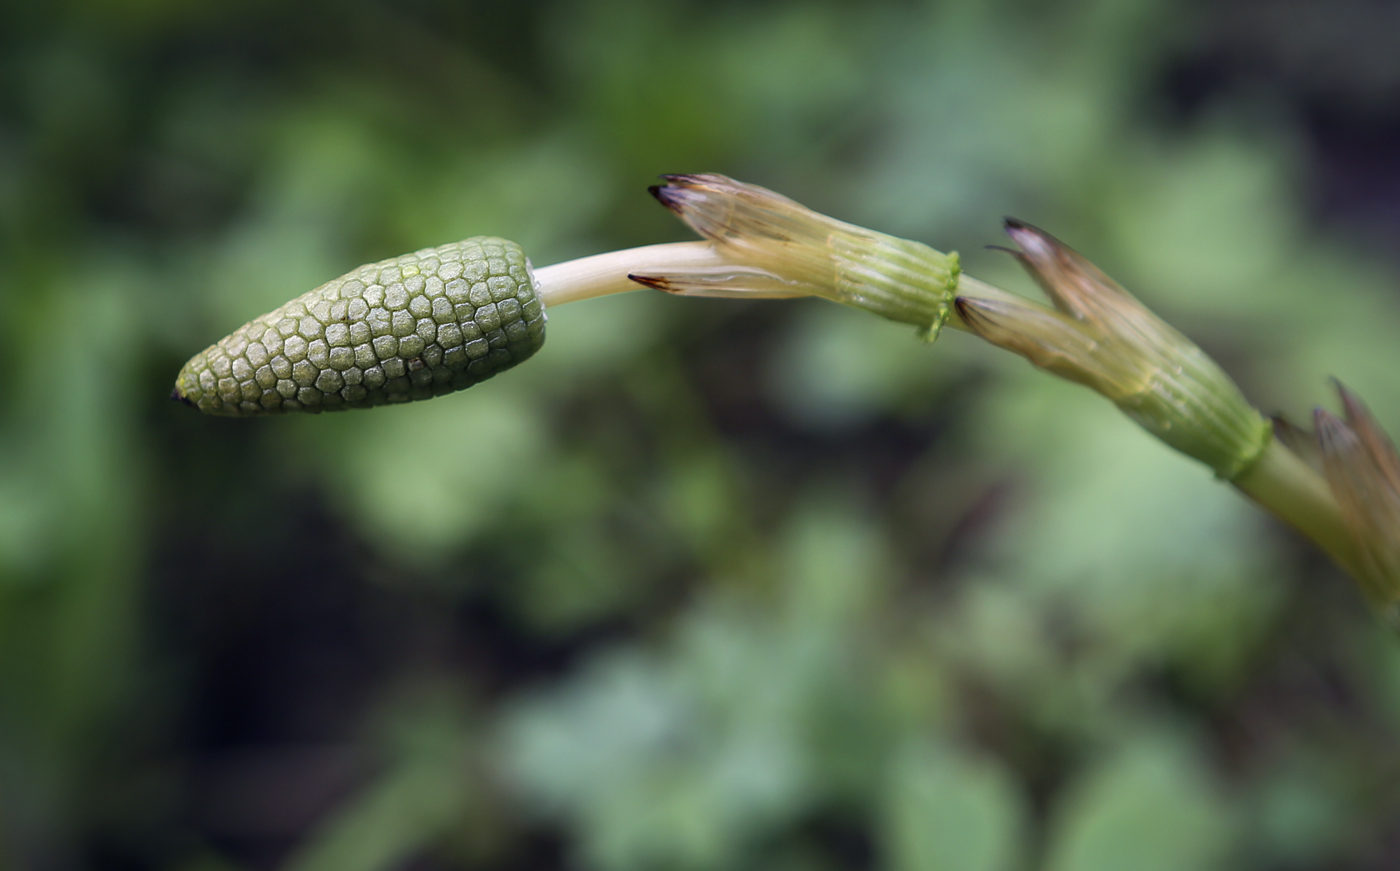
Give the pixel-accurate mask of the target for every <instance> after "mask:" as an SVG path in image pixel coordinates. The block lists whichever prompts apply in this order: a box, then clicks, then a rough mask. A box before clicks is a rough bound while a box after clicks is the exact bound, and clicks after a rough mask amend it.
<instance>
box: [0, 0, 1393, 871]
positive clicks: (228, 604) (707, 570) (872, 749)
mask: <svg viewBox="0 0 1400 871" xmlns="http://www.w3.org/2000/svg"><path fill="white" fill-rule="evenodd" d="M1396 9H1397V7H1395V6H1393V5H1390V4H1375V3H1371V2H1363V0H1341V2H1326V0H1290V2H1284V3H1279V2H1264V0H1254V2H1233V3H1226V4H1209V3H1204V2H1202V3H1199V4H1183V3H1169V2H1162V0H1073V2H1065V3H1057V4H1044V3H1034V2H1029V0H993V2H981V3H975V2H916V0H872V2H868V3H863V4H859V5H857V4H854V3H839V2H796V0H790V2H773V3H753V2H708V3H706V2H699V0H553V2H539V3H508V2H504V0H497V2H465V3H453V2H445V0H444V2H435V0H404V2H392V3H391V2H371V0H351V2H336V3H332V2H328V0H322V2H306V3H274V2H270V0H261V2H240V3H234V2H222V3H211V2H206V3H194V2H183V0H139V2H123V0H88V2H79V0H72V2H52V3H47V4H39V3H29V4H21V3H11V4H5V5H4V8H3V11H0V82H3V88H0V367H3V378H0V399H3V406H0V407H3V412H0V866H3V867H7V868H16V869H43V871H48V869H53V871H66V869H89V868H91V869H174V871H237V869H248V871H253V869H287V871H332V869H334V871H378V869H400V868H411V869H488V868H489V869H522V871H524V869H553V868H582V869H589V871H594V869H596V871H644V869H679V871H692V869H693V871H710V869H765V871H769V869H771V871H788V869H791V871H798V869H890V871H941V869H955V871H1019V869H1047V871H1118V869H1125V868H1131V869H1142V871H1177V869H1180V871H1198V869H1225V868H1230V869H1259V871H1265V869H1277V871H1293V869H1298V871H1302V869H1388V868H1394V867H1397V866H1400V742H1397V734H1400V649H1397V645H1396V643H1395V641H1394V640H1393V639H1392V638H1390V637H1388V636H1387V635H1386V634H1385V633H1384V632H1383V630H1381V629H1380V628H1379V627H1378V626H1377V624H1376V623H1375V622H1374V621H1373V620H1372V619H1371V618H1370V616H1369V615H1368V614H1367V612H1366V611H1365V608H1364V606H1363V604H1362V602H1361V600H1360V597H1359V595H1358V594H1357V593H1356V591H1355V590H1354V589H1353V588H1352V586H1351V585H1350V584H1349V582H1348V581H1347V580H1346V579H1345V578H1344V577H1342V575H1341V574H1340V573H1339V572H1338V571H1337V570H1335V569H1334V568H1332V567H1331V566H1330V565H1328V564H1327V563H1326V562H1325V561H1324V560H1323V559H1322V558H1321V557H1320V556H1319V555H1318V554H1317V553H1316V552H1314V551H1313V550H1312V549H1311V548H1310V547H1308V546H1306V545H1305V544H1304V543H1303V542H1301V541H1300V540H1299V539H1298V538H1296V537H1295V536H1293V535H1291V534H1289V533H1288V532H1287V531H1285V530H1283V529H1281V528H1279V527H1278V526H1276V525H1274V524H1273V523H1271V522H1270V521H1269V520H1267V519H1266V518H1264V517H1263V516H1262V515H1260V514H1259V513H1257V512H1255V511H1254V510H1252V509H1251V507H1250V506H1248V505H1247V504H1246V503H1245V502H1244V501H1243V500H1242V499H1241V498H1240V497H1238V496H1237V495H1236V494H1235V493H1233V492H1232V491H1230V490H1229V489H1228V488H1226V487H1223V486H1220V485H1218V484H1217V483H1215V482H1213V481H1212V480H1211V479H1210V476H1209V474H1208V473H1207V471H1206V470H1204V469H1203V468H1201V467H1199V466H1196V465H1194V464H1192V463H1191V462H1190V461H1188V460H1185V459H1183V458H1181V457H1179V456H1177V455H1174V454H1172V453H1170V452H1169V451H1168V450H1167V449H1166V448H1164V447H1162V446H1160V445H1159V444H1157V443H1154V442H1152V441H1151V440H1150V439H1149V438H1148V437H1147V436H1145V435H1143V434H1142V433H1140V432H1139V431H1137V430H1136V429H1135V428H1134V427H1133V426H1132V425H1130V424H1129V423H1127V422H1126V421H1125V420H1123V419H1121V418H1119V417H1118V416H1117V414H1116V412H1114V410H1113V409H1112V408H1111V407H1110V406H1109V405H1108V404H1107V403H1105V402H1103V401H1102V400H1100V399H1097V398H1096V397H1094V396H1092V395H1090V394H1089V393H1088V392H1087V391H1083V390H1080V389H1077V388H1074V387H1071V386H1069V385H1065V384H1062V383H1058V382H1056V381H1054V380H1053V379H1051V378H1049V377H1047V376H1044V375H1042V374H1040V373H1038V372H1035V371H1033V370H1032V369H1031V368H1030V367H1028V366H1027V365H1026V364H1025V363H1024V362H1023V361H1021V360H1019V359H1016V358H1012V357H1010V356H1009V355H1006V354H1003V353H1001V352H998V351H996V350H994V349H992V348H991V347H989V346H986V345H982V344H980V343H978V342H977V341H975V340H973V339H972V338H970V337H968V336H966V335H962V334H949V335H946V336H945V337H944V338H943V339H941V340H940V341H939V342H938V343H937V344H936V345H934V346H932V347H929V346H924V345H922V344H920V343H919V342H918V341H916V340H915V339H914V338H913V336H912V335H911V333H910V331H909V330H908V329H906V328H901V327H898V326H894V325H890V324H886V323H883V322H880V321H877V320H875V319H873V318H871V317H869V316H867V315H863V314H861V313H858V312H855V311H852V310H848V309H843V308H839V307H837V306H833V305H830V304H827V303H822V302H819V301H800V302H752V303H748V302H744V303H741V302H732V301H720V300H684V299H671V298H666V297H663V296H662V295H660V294H652V293H649V292H639V293H635V294H627V295H622V296H618V297H612V298H608V299H604V300H599V301H595V302H590V303H580V304H575V305H570V306H567V307H561V308H558V309H556V310H553V311H551V312H550V325H549V341H548V344H547V345H546V347H545V349H544V351H543V352H541V354H540V355H539V356H538V357H536V358H535V359H534V360H532V361H531V362H530V363H529V365H527V366H524V367H522V368H520V369H519V370H513V371H511V372H508V373H506V374H504V375H502V376H500V377H498V378H497V379H495V380H494V381H492V382H490V383H488V384H486V385H483V386H481V387H477V388H474V389H472V390H470V391H468V392H466V393H463V394H459V395H454V396H451V397H447V398H443V399H438V400H435V401H432V402H428V403H421V404H414V405H411V406H406V407H401V408H393V409H379V410H376V411H373V412H357V413H347V414H343V415H324V416H319V417H310V416H308V417H288V418H279V419H267V420H253V421H245V420H220V419H212V418H206V417H202V416H200V415H198V414H196V413H194V412H192V411H191V410H190V409H188V408H185V407H183V406H180V405H177V404H174V403H171V402H169V401H167V398H166V397H167V395H168V393H169V390H170V386H171V382H172V380H173V378H174V375H175V372H176V371H177V369H178V368H179V366H180V364H181V363H182V362H183V361H184V360H185V359H186V358H187V357H189V356H190V355H191V354H193V353H194V352H196V351H198V350H200V349H201V348H203V347H204V346H205V345H207V344H209V343H210V342H212V341H214V340H215V339H217V338H219V337H220V336H222V335H223V334H225V333H227V332H229V331H230V330H231V329H233V328H234V327H237V326H238V325H239V324H241V323H242V322H244V321H245V320H247V319H249V318H250V317H252V316H254V315H257V314H259V313H261V312H263V311H266V310H268V309H270V308H272V307H274V306H275V305H277V304H280V303H281V302H282V301H284V300H286V299H288V298H291V297H292V296H295V295H298V294H300V293H302V292H303V291H305V290H307V289H309V288H311V287H313V286H315V285H317V284H319V283H321V282H322V281H325V280H327V279H329V278H332V277H334V276H336V275H339V274H341V273H343V272H345V271H347V270H349V269H350V268H352V267H354V266H356V265H358V264H360V263H362V262H366V261H371V260H376V259H380V258H384V257H389V256H393V255H396V254H399V253H402V252H405V251H410V250H414V249H418V248H421V247H425V246H430V245H437V244H441V243H444V242H448V241H452V240H455V239H459V238H462V237H466V236H471V235H479V234H496V235H502V236H506V237H508V238H511V239H515V240H516V241H518V242H520V243H521V244H522V245H523V246H524V248H525V250H526V252H527V253H528V254H529V255H530V256H531V257H532V259H533V261H534V262H535V263H536V264H537V265H543V264H548V263H553V262H557V261H560V260H565V259H569V258H572V257H576V256H582V255H586V254H591V253H596V252H600V251H604V250H610V249H614V248H621V247H627V246H632V245H639V244H646V243H652V242H662V241H672V240H682V239H686V238H689V234H688V233H687V231H686V230H685V229H684V228H683V227H682V226H681V225H680V224H679V223H678V222H677V221H675V220H674V219H673V218H672V217H671V216H670V215H669V214H668V213H667V212H666V211H665V210H664V209H662V208H660V207H659V206H657V205H656V204H655V203H654V202H652V201H651V200H650V198H648V197H647V195H646V193H645V187H646V185H648V184H650V183H652V181H653V180H654V177H655V175H656V174H657V173H662V172H697V171H718V172H724V173H728V174H730V175H733V176H735V177H737V178H740V179H743V180H746V181H751V182H755V183H759V184H763V185H765V186H768V187H771V188H774V189H776V190H778V191H781V192H783V193H785V194H787V195H789V196H792V197H793V198H795V199H797V200H799V201H801V202H804V203H806V204H808V205H810V206H812V207H814V208H817V209H820V210H822V211H825V212H828V213H830V214H833V215H836V216H837V217H840V218H843V219H846V220H851V221H855V222H859V223H863V224H866V225H868V226H871V227H874V228H876V229H879V230H883V231H887V232H892V233H896V234H900V235H905V236H909V237H913V238H917V239H920V240H923V241H926V242H929V243H930V244H933V245H935V246H936V247H939V248H943V249H949V248H952V249H958V250H960V251H962V252H963V257H964V261H963V262H964V266H965V268H966V269H967V270H968V271H969V272H970V273H972V274H974V275H977V276H979V277H981V278H984V279H988V280H992V281H995V282H999V283H1002V284H1003V285H1004V286H1008V287H1012V288H1016V289H1020V290H1023V291H1026V292H1029V291H1030V288H1031V285H1030V282H1029V281H1028V280H1026V279H1025V278H1024V277H1023V276H1020V275H1018V274H1017V272H1016V270H1015V269H1013V268H1012V267H1013V266H1014V264H1013V263H1011V262H1010V259H1009V258H1006V257H1005V256H1004V255H999V254H997V253H996V252H988V251H984V250H983V247H982V246H984V245H986V244H989V243H997V242H999V241H1001V238H1000V234H999V228H998V219H999V217H1000V216H1001V215H1003V214H1013V215H1016V216H1018V217H1021V218H1024V219H1027V220H1030V221H1033V222H1035V223H1037V224H1039V225H1041V226H1044V227H1046V228H1047V229H1049V230H1050V231H1051V232H1054V233H1055V234H1056V235H1058V236H1060V237H1061V238H1063V239H1065V240H1066V241H1067V242H1069V243H1070V244H1072V245H1074V246H1075V247H1077V248H1078V249H1079V250H1081V251H1083V252H1084V253H1086V254H1087V255H1089V256H1090V257H1092V258H1093V259H1095V260H1096V261H1097V262H1098V263H1099V264H1100V265H1101V266H1102V267H1103V268H1104V269H1105V270H1107V271H1108V272H1109V273H1110V274H1112V275H1114V276H1115V277H1117V278H1118V279H1119V280H1121V281H1122V282H1124V283H1125V284H1126V285H1127V286H1129V287H1130V288H1132V289H1134V290H1135V291H1137V292H1138V293H1139V295H1141V296H1142V297H1143V298H1144V299H1146V300H1147V301H1148V302H1149V304H1151V305H1153V306H1154V307H1156V308H1157V309H1158V310H1159V311H1160V312H1162V313H1163V314H1165V315H1166V316H1167V317H1168V319H1169V320H1171V321H1172V322H1174V323H1175V324H1177V325H1178V326H1179V327H1181V328H1182V329H1183V330H1185V331H1186V332H1187V333H1188V334H1190V335H1191V336H1193V337H1194V338H1196V339H1197V340H1198V341H1200V342H1201V343H1202V345H1203V346H1204V347H1206V348H1207V350H1208V351H1210V352H1211V353H1212V354H1214V355H1215V356H1217V357H1218V358H1219V359H1220V360H1221V361H1222V362H1223V363H1224V365H1225V366H1226V368H1227V369H1228V370H1229V371H1230V372H1231V373H1232V374H1233V375H1234V376H1236V377H1237V378H1238V379H1239V381H1240V382H1241V384H1242V385H1243V386H1244V388H1245V390H1246V392H1247V393H1248V394H1249V395H1250V396H1251V397H1253V398H1254V399H1255V400H1256V401H1257V402H1258V403H1259V405H1260V406H1261V408H1263V409H1264V410H1265V411H1268V412H1275V411H1279V412H1284V413H1286V414H1288V415H1290V416H1291V417H1293V418H1294V419H1297V420H1300V421H1306V419H1307V413H1308V409H1309V408H1310V407H1311V406H1313V405H1315V404H1319V403H1326V402H1329V401H1330V398H1329V396H1328V388H1327V383H1326V380H1325V378H1326V376H1328V375H1335V376H1337V377H1339V378H1341V379H1342V380H1343V381H1345V382H1347V383H1348V384H1349V385H1350V386H1352V387H1354V388H1355V389H1356V390H1357V391H1358V392H1360V393H1361V395H1363V396H1364V397H1366V398H1367V399H1368V400H1369V402H1370V403H1371V405H1372V407H1373V408H1374V410H1375V411H1376V413H1377V415H1378V416H1379V417H1380V419H1381V420H1382V422H1384V423H1385V424H1387V425H1388V426H1389V427H1390V429H1391V431H1392V432H1395V431H1397V427H1400V380H1397V379H1396V377H1395V372H1396V371H1397V359H1398V358H1400V350H1397V348H1400V345H1397V342H1396V340H1395V335H1396V328H1397V326H1400V269H1397V263H1400V241H1397V240H1400V162H1397V160H1396V157H1395V155H1396V154H1397V153H1400V55H1397V54H1396V52H1395V51H1394V35H1395V33H1396V32H1397V31H1400V14H1397V12H1396Z"/></svg>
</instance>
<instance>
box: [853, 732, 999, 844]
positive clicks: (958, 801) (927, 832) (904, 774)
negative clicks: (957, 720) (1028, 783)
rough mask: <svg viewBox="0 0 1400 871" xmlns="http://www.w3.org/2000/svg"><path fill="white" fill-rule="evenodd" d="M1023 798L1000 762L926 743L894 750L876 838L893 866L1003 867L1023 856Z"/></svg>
mask: <svg viewBox="0 0 1400 871" xmlns="http://www.w3.org/2000/svg"><path fill="white" fill-rule="evenodd" d="M1023 804H1024V800H1023V799H1022V797H1021V796H1020V795H1019V794H1018V790H1017V787H1016V785H1015V783H1014V781H1013V779H1012V778H1011V776H1010V775H1009V774H1008V773H1007V772H1006V771H1005V770H1003V769H1002V768H1001V767H1000V766H999V765H998V764H996V763H995V762H994V761H992V760H989V759H982V758H978V757H976V756H973V755H971V754H967V753H966V752H962V751H958V750H953V749H950V748H946V747H939V746H937V745H932V744H924V743H920V744H911V745H910V746H908V747H906V748H904V750H903V751H902V752H899V753H896V754H894V757H893V759H892V765H891V770H890V779H889V787H888V792H887V794H886V796H885V806H884V816H883V821H882V822H883V824H882V826H881V834H882V838H881V842H882V845H883V850H884V852H885V854H886V860H887V863H888V864H887V866H886V867H889V868H890V869H892V871H944V869H948V871H953V869H956V871H1009V869H1013V868H1017V867H1020V866H1019V864H1018V863H1019V862H1020V861H1021V857H1020V853H1021V845H1022V844H1023V843H1024V838H1025V832H1026V825H1027V820H1026V812H1025V808H1024V806H1023Z"/></svg>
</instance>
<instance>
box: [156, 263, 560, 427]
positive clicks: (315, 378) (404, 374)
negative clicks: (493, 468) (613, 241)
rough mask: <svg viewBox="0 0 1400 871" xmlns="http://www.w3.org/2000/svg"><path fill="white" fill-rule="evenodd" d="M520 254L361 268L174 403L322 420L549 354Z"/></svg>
mask: <svg viewBox="0 0 1400 871" xmlns="http://www.w3.org/2000/svg"><path fill="white" fill-rule="evenodd" d="M544 326H545V312H544V304H543V303H542V302H541V301H540V299H539V296H538V295H537V294H536V292H535V282H534V277H533V276H532V275H531V274H530V264H529V261H528V260H526V258H525V253H524V252H523V251H521V249H520V246H519V245H516V244H515V243H514V242H510V241H507V240H505V239H498V238H495V237H491V236H478V237H475V238H472V239H466V240H463V241H461V242H453V243H452V244H450V245H442V246H440V247H437V248H426V249H424V250H422V251H418V252H416V253H413V254H405V255H403V256H402V257H394V258H391V259H389V260H383V261H380V262H379V263H370V264H367V265H365V266H361V267H360V268H359V269H356V270H354V271H352V272H350V273H348V274H346V275H343V276H341V277H340V278H337V279H335V280H334V281H330V282H327V283H326V284H323V285H321V286H320V287H318V288H316V289H315V290H313V291H311V292H310V293H307V294H305V295H304V296H301V297H298V298H297V299H295V300H292V301H291V302H289V303H287V304H286V305H284V306H282V307H281V308H279V309H277V310H276V311H274V312H270V313H268V314H265V315H263V316H262V317H260V318H257V319H256V320H253V321H251V322H249V323H247V324H245V325H244V326H243V327H241V328H240V329H239V330H237V331H236V332H234V333H233V334H232V335H230V336H228V337H227V338H225V339H223V340H222V341H220V342H218V343H217V344H214V345H211V346H209V347H208V348H206V349H205V350H204V351H202V352H200V353H199V354H197V355H195V356H194V358H192V359H191V360H190V361H189V362H188V363H186V364H185V366H184V368H183V369H181V370H180V374H179V377H177V378H176V380H175V391H174V393H173V394H172V396H173V398H175V399H178V400H180V401H181V402H184V403H187V404H189V405H193V406H196V407H198V408H199V410H201V411H203V412H206V413H208V414H221V415H229V416H234V417H245V416H252V415H263V414H279V413H282V412H286V411H294V410H295V411H310V412H320V411H327V410H331V409H340V408H367V407H369V406H374V405H385V404H388V403H394V402H408V401H410V400H414V399H430V398H432V397H434V396H440V395H442V394H444V393H451V392H452V391H454V390H461V389H463V388H466V387H471V386H472V385H473V384H478V383H480V382H482V381H485V380H486V379H487V378H490V377H491V376H492V375H495V374H496V373H497V372H500V371H502V370H504V369H509V368H510V367H512V366H514V365H516V364H518V363H520V362H522V361H524V360H526V359H528V358H529V357H530V356H531V355H533V354H534V353H535V352H536V351H538V350H539V349H540V346H541V345H543V344H544Z"/></svg>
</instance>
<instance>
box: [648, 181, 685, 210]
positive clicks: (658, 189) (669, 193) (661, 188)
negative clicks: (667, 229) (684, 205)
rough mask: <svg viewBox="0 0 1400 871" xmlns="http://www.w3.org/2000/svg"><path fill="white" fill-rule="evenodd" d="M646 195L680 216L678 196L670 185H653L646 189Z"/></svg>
mask: <svg viewBox="0 0 1400 871" xmlns="http://www.w3.org/2000/svg"><path fill="white" fill-rule="evenodd" d="M647 193H649V194H651V195H652V196H654V197H656V201H657V202H659V203H660V204H661V205H663V206H665V207H666V208H668V209H670V210H671V211H673V212H675V213H677V214H680V211H681V209H680V199H681V198H680V194H679V193H678V192H677V191H676V189H675V188H673V187H671V186H670V185H661V184H654V185H652V186H651V187H649V188H647Z"/></svg>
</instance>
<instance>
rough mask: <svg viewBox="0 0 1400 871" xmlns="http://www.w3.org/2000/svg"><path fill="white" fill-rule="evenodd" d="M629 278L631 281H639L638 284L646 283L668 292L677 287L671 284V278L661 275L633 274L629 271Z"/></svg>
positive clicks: (655, 288)
mask: <svg viewBox="0 0 1400 871" xmlns="http://www.w3.org/2000/svg"><path fill="white" fill-rule="evenodd" d="M627 278H628V279H629V280H631V281H635V282H637V283H638V284H643V285H646V286H647V287H650V288H652V289H653V290H663V291H665V292H666V293H674V292H675V288H673V287H672V286H671V282H670V279H667V278H665V277H663V276H660V275H633V274H631V273H628V274H627Z"/></svg>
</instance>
